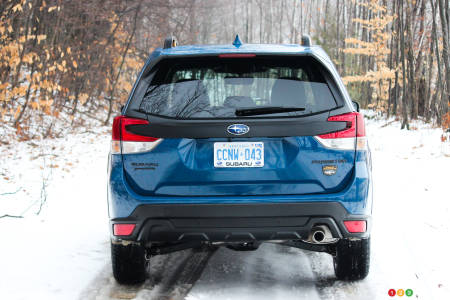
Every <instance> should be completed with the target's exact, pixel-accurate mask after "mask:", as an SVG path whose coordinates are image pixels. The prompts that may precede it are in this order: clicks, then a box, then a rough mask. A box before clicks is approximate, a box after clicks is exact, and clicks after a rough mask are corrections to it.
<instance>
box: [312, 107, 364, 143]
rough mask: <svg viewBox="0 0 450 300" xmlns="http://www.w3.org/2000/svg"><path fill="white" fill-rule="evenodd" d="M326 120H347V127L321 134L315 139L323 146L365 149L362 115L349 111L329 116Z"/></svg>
mask: <svg viewBox="0 0 450 300" xmlns="http://www.w3.org/2000/svg"><path fill="white" fill-rule="evenodd" d="M327 121H328V122H347V127H346V128H345V129H343V130H341V131H337V132H332V133H327V134H321V135H319V136H316V139H317V140H318V141H319V142H320V143H321V144H322V145H324V146H325V147H327V148H332V149H338V150H354V149H355V147H356V150H367V140H366V130H365V127H364V116H363V115H362V114H360V113H358V112H351V113H346V114H342V115H337V116H331V117H329V118H328V120H327Z"/></svg>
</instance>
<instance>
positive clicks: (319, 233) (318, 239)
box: [312, 229, 325, 243]
mask: <svg viewBox="0 0 450 300" xmlns="http://www.w3.org/2000/svg"><path fill="white" fill-rule="evenodd" d="M324 240H325V231H323V230H321V229H318V230H315V231H313V232H312V241H313V242H314V243H322V242H323V241H324Z"/></svg>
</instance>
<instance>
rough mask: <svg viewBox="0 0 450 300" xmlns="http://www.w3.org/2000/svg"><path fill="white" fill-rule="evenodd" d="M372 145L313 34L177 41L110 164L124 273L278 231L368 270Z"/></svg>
mask: <svg viewBox="0 0 450 300" xmlns="http://www.w3.org/2000/svg"><path fill="white" fill-rule="evenodd" d="M371 181H372V180H371V157H370V151H369V148H368V143H367V140H366V135H365V129H364V119H363V116H362V115H361V114H360V113H359V106H358V104H357V103H356V102H352V101H351V99H350V97H349V95H348V93H347V91H346V89H345V87H344V84H343V83H342V81H341V79H340V77H339V75H338V73H337V71H336V69H335V67H334V66H333V63H332V62H331V60H330V58H329V57H328V56H327V55H326V53H325V52H324V51H323V50H322V49H321V48H320V47H318V46H312V45H311V42H310V39H309V37H307V36H305V37H304V38H303V39H302V45H265V44H264V45H263V44H242V43H241V42H240V41H239V38H238V37H237V38H236V40H235V42H234V43H233V44H230V45H206V46H177V45H176V40H175V39H174V38H168V39H166V41H165V43H164V47H163V48H158V49H156V50H155V51H154V52H153V53H152V54H151V55H150V57H149V58H148V60H147V62H146V63H145V65H144V67H143V68H142V71H141V73H140V75H139V77H138V79H137V81H136V83H135V86H134V88H133V90H132V92H131V94H130V97H129V99H128V101H127V103H126V105H125V106H124V107H123V109H122V113H121V115H120V116H117V117H116V118H115V119H114V123H113V130H112V143H111V153H110V156H109V168H108V204H109V217H110V223H111V253H112V266H113V273H114V277H115V278H116V280H117V281H118V282H120V283H138V282H142V281H143V280H145V278H146V274H147V272H146V271H147V266H148V262H149V260H150V258H151V257H152V256H154V255H158V254H164V253H170V252H173V251H179V250H183V249H189V248H195V247H199V246H202V245H210V246H214V247H216V246H226V247H229V248H231V249H234V250H255V249H257V248H258V246H259V245H260V243H262V242H269V243H277V244H281V245H285V246H290V247H296V248H300V249H306V250H311V251H320V252H326V253H329V254H331V255H332V256H333V260H334V269H335V274H336V277H337V278H338V279H347V280H357V279H362V278H365V277H366V276H367V274H368V272H369V261H370V260H369V250H370V227H371V211H372V184H371Z"/></svg>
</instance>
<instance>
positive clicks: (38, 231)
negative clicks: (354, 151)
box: [0, 113, 450, 300]
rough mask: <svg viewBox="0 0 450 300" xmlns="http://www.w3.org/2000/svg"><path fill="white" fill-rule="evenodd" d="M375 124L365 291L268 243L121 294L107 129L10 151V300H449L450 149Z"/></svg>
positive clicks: (224, 252)
mask: <svg viewBox="0 0 450 300" xmlns="http://www.w3.org/2000/svg"><path fill="white" fill-rule="evenodd" d="M368 116H369V118H370V119H368V120H367V121H366V123H367V134H368V136H369V139H370V147H371V149H372V155H373V176H374V211H373V215H374V218H373V220H374V225H373V234H372V268H371V272H370V274H369V276H368V278H367V279H365V280H363V281H360V282H351V283H348V282H341V281H337V280H335V279H334V274H333V267H332V259H331V257H330V256H329V255H327V254H323V253H313V252H308V251H302V250H298V249H293V248H286V247H282V246H279V245H273V244H264V245H262V246H261V247H260V249H258V250H257V251H253V252H235V251H232V250H229V249H226V248H220V249H218V250H217V251H208V250H202V251H197V250H186V251H182V252H178V253H173V254H169V255H162V256H158V257H155V258H152V264H151V270H150V274H151V277H152V278H151V279H149V280H147V281H146V283H144V284H143V285H141V286H129V287H125V286H120V285H118V284H117V283H115V282H114V280H113V278H112V274H111V265H110V262H109V241H108V235H109V232H108V218H107V204H106V163H107V152H108V150H109V140H110V136H109V133H107V131H108V130H107V128H100V129H98V130H97V131H96V132H88V133H80V134H76V135H67V137H65V138H61V139H54V140H44V141H33V142H19V143H15V144H10V145H2V146H0V217H1V216H3V215H5V214H8V215H12V216H23V218H11V217H4V218H0V232H1V233H2V237H3V239H2V242H1V246H0V266H1V267H0V295H1V298H2V299H3V298H4V299H111V298H112V299H133V298H134V299H161V298H166V299H182V298H184V296H185V295H186V294H187V296H186V299H189V300H197V299H268V298H270V299H389V298H390V297H388V296H387V292H388V290H389V289H404V290H406V289H408V288H409V289H412V290H413V292H414V297H412V298H415V299H436V300H440V299H449V298H450V277H449V276H448V270H449V269H450V257H449V255H448V251H447V249H448V246H449V244H448V239H447V237H448V236H449V235H450V226H449V225H450V212H449V209H450V201H449V196H448V184H449V182H450V181H449V178H450V177H449V175H448V170H450V143H449V142H446V143H442V142H441V141H440V136H441V134H442V130H440V129H436V128H432V127H431V126H430V125H427V124H423V123H422V122H415V123H413V124H411V128H417V130H410V131H405V130H400V124H399V122H397V121H394V120H392V119H391V120H388V121H386V120H384V119H379V118H378V117H377V116H376V115H375V114H373V113H369V114H368ZM43 187H44V188H43ZM39 210H40V213H39V214H37V213H38V212H39ZM203 268H204V269H203ZM198 277H199V279H198ZM197 279H198V280H197ZM406 298H408V297H406Z"/></svg>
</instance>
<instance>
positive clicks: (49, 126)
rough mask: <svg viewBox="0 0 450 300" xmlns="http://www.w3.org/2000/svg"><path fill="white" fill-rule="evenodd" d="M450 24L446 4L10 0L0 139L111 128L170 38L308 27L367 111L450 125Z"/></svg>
mask: <svg viewBox="0 0 450 300" xmlns="http://www.w3.org/2000/svg"><path fill="white" fill-rule="evenodd" d="M449 21H450V20H449V1H446V0H405V1H402V0H394V1H387V0H228V1H222V0H145V1H144V0H83V1H69V0H4V1H2V2H1V3H0V143H3V144H8V143H10V140H11V139H16V140H31V139H42V138H48V137H60V136H62V135H64V134H66V133H67V132H68V129H69V131H71V130H72V129H76V128H89V126H96V125H107V124H110V122H111V119H112V117H113V116H114V115H116V114H118V113H119V109H120V107H121V105H123V104H124V103H125V101H126V99H127V97H128V94H129V92H130V91H131V88H132V84H133V83H134V81H135V79H136V76H137V75H138V73H139V70H140V68H141V66H142V65H143V63H144V62H145V60H146V59H147V57H148V56H149V54H150V53H151V52H152V51H153V50H154V49H155V48H156V47H160V46H161V45H162V43H163V41H164V38H165V37H167V36H169V35H174V36H176V37H177V38H178V41H179V44H217V43H219V44H229V43H231V42H232V41H233V39H234V36H235V34H239V35H240V36H241V39H242V40H243V42H244V43H292V44H296V43H299V42H300V39H301V36H302V35H303V34H309V35H310V36H311V37H312V39H313V43H314V44H319V45H321V46H322V47H323V48H324V49H325V50H326V51H327V53H328V54H329V55H330V57H331V58H332V60H333V62H334V63H335V65H336V67H337V69H338V71H339V73H340V74H341V76H342V77H343V79H344V81H345V83H346V85H347V88H348V90H349V92H350V94H351V96H352V98H353V100H356V101H358V102H359V103H360V104H361V106H362V107H364V108H369V109H374V110H376V111H379V112H381V113H383V114H385V115H386V117H390V116H394V117H395V118H396V119H398V120H401V124H402V125H401V128H402V129H414V127H413V126H410V121H411V120H415V119H422V120H424V121H425V122H431V123H432V124H433V125H435V126H438V127H442V128H443V130H444V131H448V130H449V127H450V113H449V105H450V102H449V100H450V98H449V96H450V94H449V90H450V59H449V58H450V55H449V31H450V30H449V26H450V25H449V24H450V22H449ZM411 127H412V128H411ZM445 137H446V135H443V136H442V138H443V139H445ZM443 141H444V140H443Z"/></svg>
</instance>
